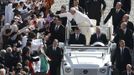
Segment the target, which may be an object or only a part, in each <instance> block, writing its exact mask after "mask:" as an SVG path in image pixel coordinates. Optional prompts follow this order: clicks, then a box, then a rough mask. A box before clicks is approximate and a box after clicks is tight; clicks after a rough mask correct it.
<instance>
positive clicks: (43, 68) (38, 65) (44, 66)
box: [32, 54, 49, 74]
mask: <svg viewBox="0 0 134 75" xmlns="http://www.w3.org/2000/svg"><path fill="white" fill-rule="evenodd" d="M37 58H39V61H36V62H33V66H32V67H33V70H34V73H36V72H39V73H40V72H41V73H42V72H43V73H46V74H47V73H48V71H49V64H48V61H47V59H46V56H45V55H43V54H40V55H39V56H36V57H35V59H37Z"/></svg>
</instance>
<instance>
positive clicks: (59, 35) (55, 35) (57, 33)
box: [50, 24, 65, 42]
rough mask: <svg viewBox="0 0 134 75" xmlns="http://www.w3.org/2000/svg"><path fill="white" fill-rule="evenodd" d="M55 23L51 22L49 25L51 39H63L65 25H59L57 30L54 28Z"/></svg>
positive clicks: (61, 40)
mask: <svg viewBox="0 0 134 75" xmlns="http://www.w3.org/2000/svg"><path fill="white" fill-rule="evenodd" d="M55 26H56V25H55V24H52V25H51V26H50V32H51V38H52V39H58V40H59V42H64V41H65V27H64V26H63V25H60V26H59V28H58V29H57V30H55Z"/></svg>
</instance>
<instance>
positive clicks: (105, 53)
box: [61, 46, 112, 75]
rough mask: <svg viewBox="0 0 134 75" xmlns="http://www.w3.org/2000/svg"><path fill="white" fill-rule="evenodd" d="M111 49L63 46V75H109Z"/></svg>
mask: <svg viewBox="0 0 134 75" xmlns="http://www.w3.org/2000/svg"><path fill="white" fill-rule="evenodd" d="M110 52H111V48H110V47H87V46H65V52H64V60H63V62H62V65H61V73H62V74H63V75H111V71H112V69H111V61H110V59H111V53H110Z"/></svg>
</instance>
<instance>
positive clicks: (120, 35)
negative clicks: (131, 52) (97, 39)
mask: <svg viewBox="0 0 134 75" xmlns="http://www.w3.org/2000/svg"><path fill="white" fill-rule="evenodd" d="M132 34H133V33H132V31H131V30H130V29H127V30H126V32H125V33H124V31H123V30H122V29H119V30H118V31H117V34H116V36H115V38H114V42H115V43H119V41H120V40H121V39H123V40H124V41H125V43H126V46H127V47H129V48H130V49H133V37H132Z"/></svg>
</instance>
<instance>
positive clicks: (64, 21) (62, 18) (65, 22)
mask: <svg viewBox="0 0 134 75" xmlns="http://www.w3.org/2000/svg"><path fill="white" fill-rule="evenodd" d="M56 14H61V11H57V12H56ZM61 20H62V24H63V25H64V26H65V27H66V24H67V17H61Z"/></svg>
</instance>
